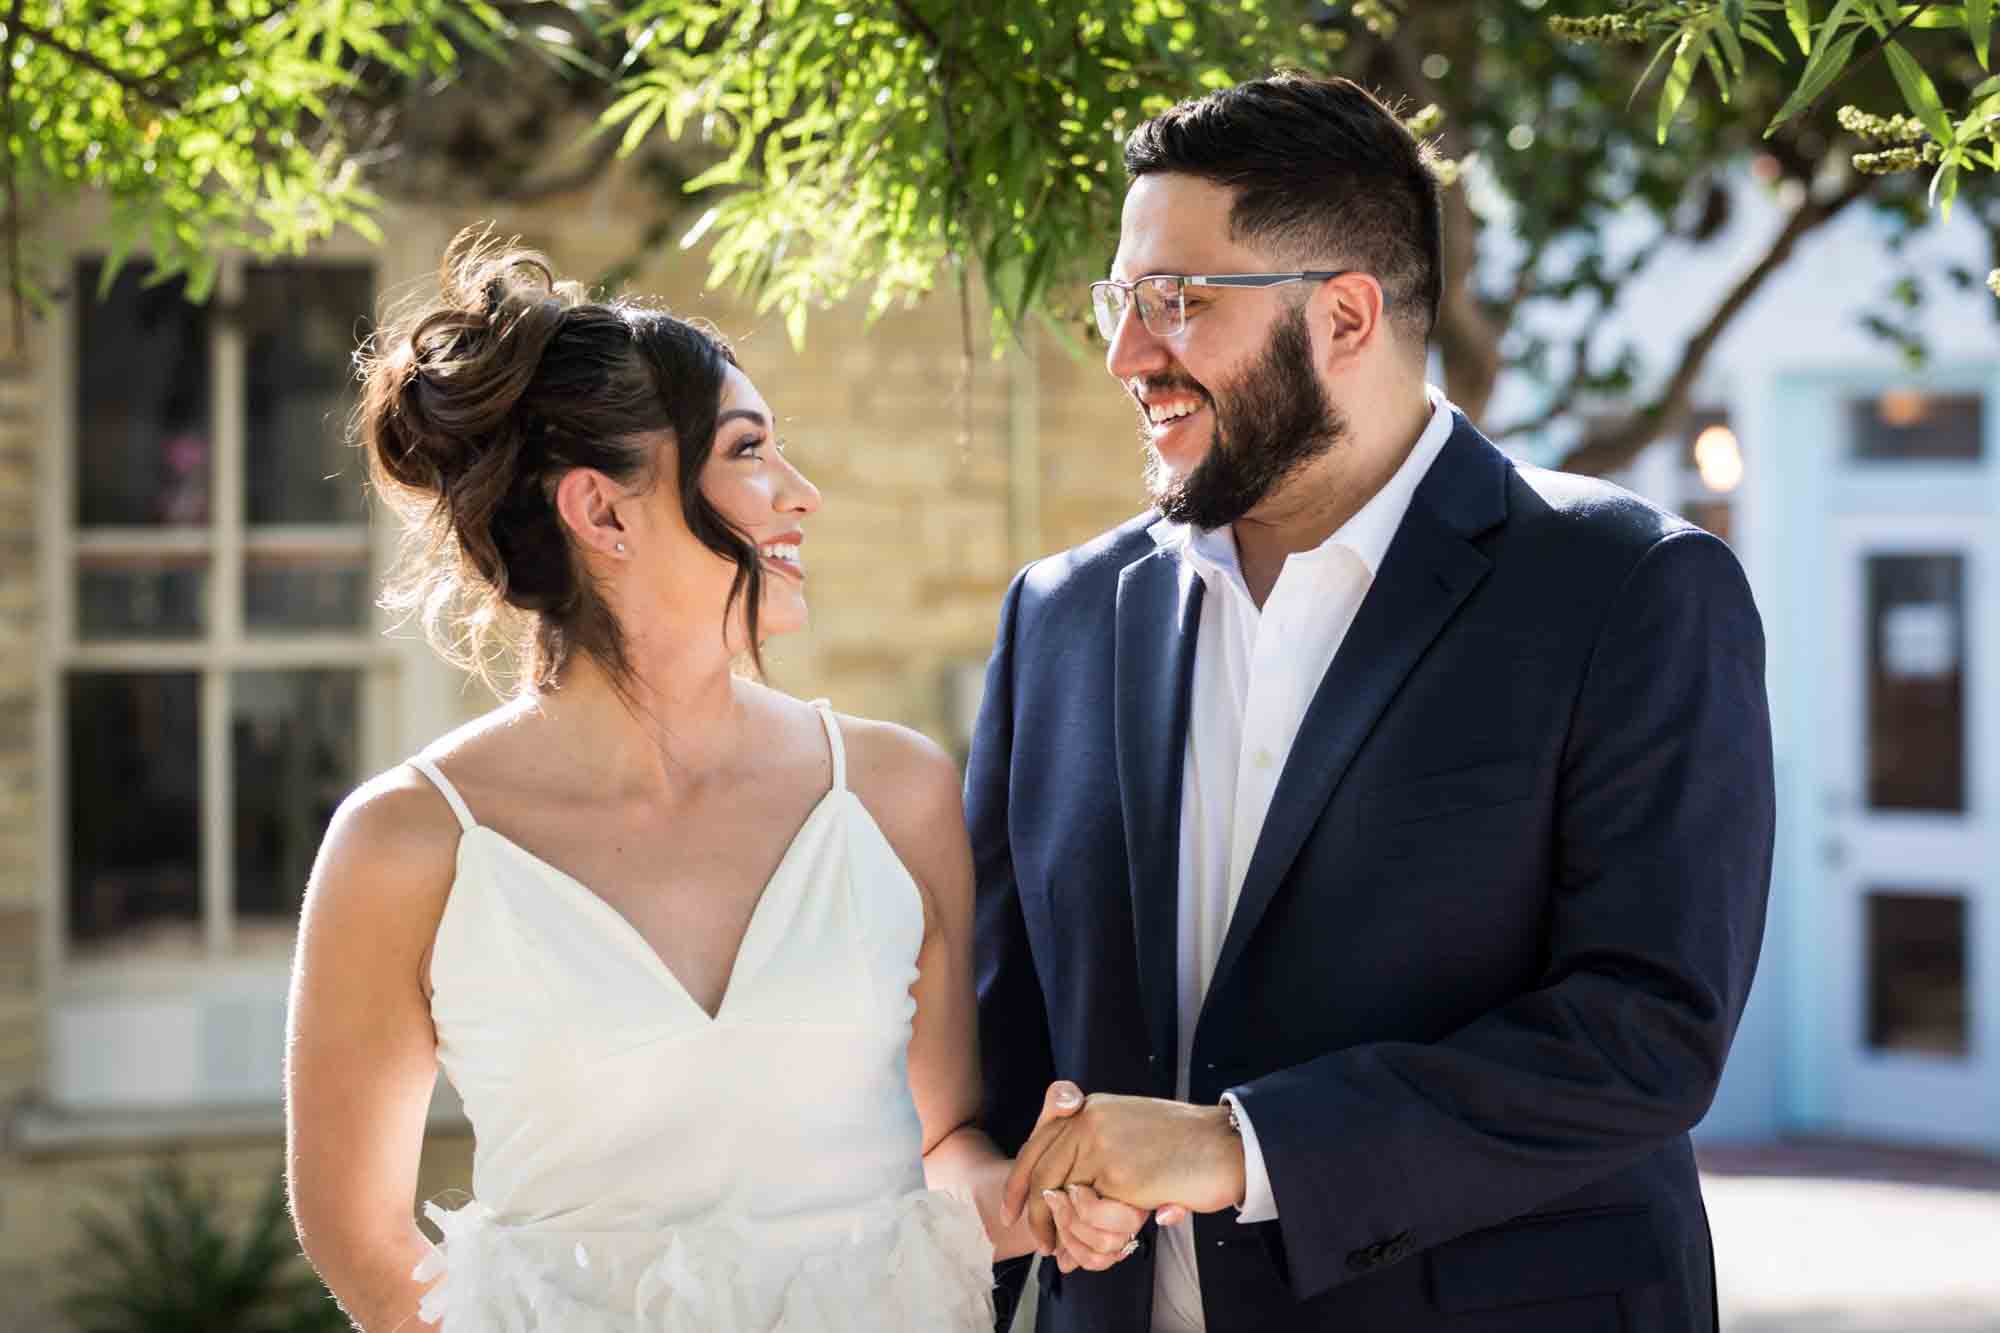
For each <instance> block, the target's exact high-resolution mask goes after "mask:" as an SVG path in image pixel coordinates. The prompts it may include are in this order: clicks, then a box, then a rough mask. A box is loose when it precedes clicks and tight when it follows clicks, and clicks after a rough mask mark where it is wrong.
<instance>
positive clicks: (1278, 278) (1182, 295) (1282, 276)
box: [1090, 268, 1355, 342]
mask: <svg viewBox="0 0 2000 1333" xmlns="http://www.w3.org/2000/svg"><path fill="white" fill-rule="evenodd" d="M1354 271H1355V270H1354V269H1351V268H1334V269H1306V270H1304V271H1302V272H1299V273H1148V274H1146V275H1145V276H1144V277H1140V278H1134V279H1132V281H1130V282H1120V281H1118V280H1117V279H1116V278H1101V279H1099V280H1098V281H1096V282H1093V283H1091V284H1090V311H1091V315H1092V316H1093V318H1094V319H1095V321H1096V324H1097V332H1098V335H1099V336H1100V337H1102V338H1103V339H1104V341H1106V342H1111V341H1112V340H1114V339H1115V338H1117V336H1118V325H1117V324H1113V325H1112V326H1111V327H1110V328H1109V329H1107V328H1105V327H1104V318H1103V315H1102V313H1101V311H1100V310H1099V307H1098V304H1097V293H1098V292H1099V291H1100V290H1102V289H1104V288H1113V287H1115V288H1117V289H1118V290H1119V291H1121V292H1124V293H1125V298H1124V308H1123V309H1121V310H1120V311H1119V312H1118V319H1119V322H1120V323H1123V322H1124V318H1125V314H1126V312H1127V311H1130V310H1133V309H1137V310H1138V311H1139V322H1140V323H1141V324H1144V325H1145V326H1146V332H1148V333H1150V334H1152V335H1153V336H1154V337H1155V338H1171V337H1173V336H1174V335H1175V334H1177V333H1180V332H1182V331H1183V330H1185V329H1186V328H1187V289H1188V288H1189V287H1191V286H1192V287H1254V288H1263V287H1282V286H1284V285H1286V284H1287V283H1293V282H1329V281H1331V280H1332V279H1334V278H1344V277H1346V276H1347V275H1348V274H1350V273H1353V272H1354ZM1161 279H1169V280H1171V281H1173V282H1175V283H1178V284H1179V285H1178V286H1176V287H1175V288H1174V294H1173V296H1172V298H1171V300H1172V307H1171V309H1172V311H1173V314H1174V319H1173V321H1172V323H1173V325H1174V327H1173V328H1170V329H1156V328H1154V327H1153V325H1152V323H1151V321H1149V320H1148V319H1147V318H1146V310H1145V307H1144V306H1142V305H1140V304H1139V299H1138V293H1139V284H1140V283H1142V282H1158V281H1160V280H1161Z"/></svg>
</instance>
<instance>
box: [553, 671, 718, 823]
mask: <svg viewBox="0 0 2000 1333" xmlns="http://www.w3.org/2000/svg"><path fill="white" fill-rule="evenodd" d="M632 647H633V646H629V645H628V650H627V651H628V654H630V656H628V661H629V662H630V665H631V668H632V670H631V673H630V675H629V676H627V677H625V678H623V679H619V678H617V677H614V676H613V675H612V673H611V672H610V670H609V669H607V668H606V667H605V666H604V665H603V664H602V663H600V662H598V661H597V660H596V659H595V658H593V657H590V656H587V655H585V654H581V653H579V654H577V655H576V656H575V657H573V658H572V659H571V660H570V661H569V662H568V663H566V664H565V665H564V667H563V669H562V673H561V676H560V679H559V681H558V683H557V685H556V687H555V688H554V689H553V690H549V691H545V692H540V693H537V694H535V695H533V696H531V700H532V701H531V703H530V705H529V706H530V707H532V708H533V709H534V710H535V711H537V712H539V713H540V714H541V715H542V716H543V717H545V718H546V719H547V720H548V721H549V722H550V723H551V724H553V726H554V728H555V730H556V731H557V732H558V733H559V734H560V737H561V740H560V741H559V742H558V743H559V744H560V745H561V746H562V748H563V750H564V751H565V752H566V753H568V754H569V755H570V756H571V757H572V758H573V759H574V760H575V762H576V763H577V764H578V765H579V766H580V767H584V768H587V769H588V770H590V771H592V772H594V773H595V774H597V775H598V776H599V779H600V780H601V781H602V783H603V784H604V789H605V791H606V793H607V795H608V794H610V793H613V792H635V791H647V790H655V791H661V792H675V791H678V792H685V791H686V790H687V789H689V788H690V787H697V786H700V785H702V784H703V783H705V782H707V781H709V780H711V779H714V778H717V777H723V776H726V775H727V774H729V773H731V772H733V771H736V770H740V768H741V767H742V764H743V760H744V757H745V755H746V752H747V747H746V746H745V745H744V744H743V739H744V731H745V729H746V726H747V724H748V721H749V712H750V697H751V693H752V692H753V691H754V690H755V688H756V687H755V686H753V685H751V684H750V683H749V682H747V681H744V680H742V679H740V678H739V677H737V676H736V675H735V673H734V671H733V670H732V668H731V663H730V661H729V659H728V658H727V657H725V656H723V655H722V654H721V653H720V652H717V653H713V654H711V655H709V657H708V659H707V660H705V661H696V660H694V659H693V655H692V654H690V653H687V652H680V653H674V654H653V655H651V657H652V660H647V657H646V656H643V655H640V654H636V653H632ZM662 657H671V659H672V660H667V661H663V660H660V659H661V658H662Z"/></svg>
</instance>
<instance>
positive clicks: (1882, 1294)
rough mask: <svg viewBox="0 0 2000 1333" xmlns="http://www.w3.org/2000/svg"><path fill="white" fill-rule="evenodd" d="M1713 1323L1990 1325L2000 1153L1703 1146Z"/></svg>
mask: <svg viewBox="0 0 2000 1333" xmlns="http://www.w3.org/2000/svg"><path fill="white" fill-rule="evenodd" d="M1700 1156H1701V1162H1702V1168H1703V1170H1702V1191H1703V1194H1704V1196H1705V1197H1706V1198H1707V1200H1708V1214H1709V1224H1710V1226H1711V1227H1712V1228H1713V1230H1714V1233H1715V1250H1716V1268H1717V1282H1718V1284H1719V1287H1720V1292H1721V1299H1722V1327H1723V1333H2000V1159H1992V1158H1971V1157H1957V1156H1951V1155H1945V1154H1934V1153H1919V1152H1907V1151H1888V1150H1882V1149H1876V1148H1870V1147H1867V1146H1864V1145H1854V1144H1842V1143H1827V1142H1818V1143H1805V1144H1777V1145H1760V1146H1757V1147H1752V1148H1704V1149H1703V1150H1702V1151H1701V1154H1700Z"/></svg>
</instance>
